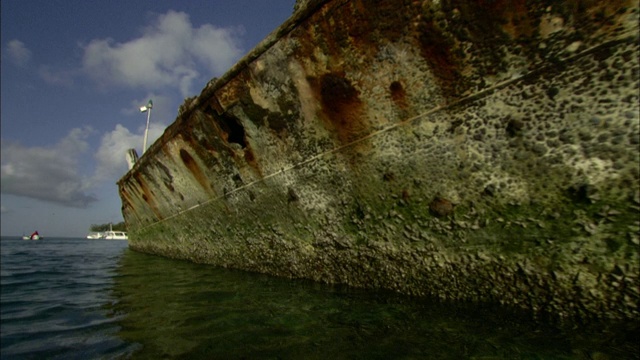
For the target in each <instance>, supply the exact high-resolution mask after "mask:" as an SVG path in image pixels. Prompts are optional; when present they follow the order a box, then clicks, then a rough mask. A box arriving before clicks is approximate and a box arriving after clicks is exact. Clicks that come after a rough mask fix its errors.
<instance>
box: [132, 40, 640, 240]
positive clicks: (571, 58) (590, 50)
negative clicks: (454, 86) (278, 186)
mask: <svg viewBox="0 0 640 360" xmlns="http://www.w3.org/2000/svg"><path fill="white" fill-rule="evenodd" d="M629 33H633V34H634V35H635V37H636V38H637V37H638V35H639V34H638V32H636V31H634V30H630V31H628V32H624V33H622V34H621V35H619V36H617V37H616V38H614V39H612V40H610V41H607V42H604V43H601V44H598V45H594V46H592V47H590V48H588V49H585V50H583V51H581V52H579V53H577V54H575V55H571V56H568V57H566V58H565V59H562V60H559V62H560V63H563V64H566V63H571V62H573V61H575V60H577V59H580V58H582V57H584V56H586V55H589V54H591V53H593V52H594V51H597V50H598V49H600V48H606V47H610V46H615V45H617V44H619V43H623V42H625V41H628V40H630V36H629ZM557 64H558V63H553V64H550V63H547V64H546V65H543V66H541V67H539V68H538V69H535V70H531V71H529V72H528V73H526V74H524V75H520V76H516V77H512V78H510V79H508V80H504V81H502V82H499V83H497V84H494V85H492V86H490V87H488V88H486V89H483V90H481V91H478V92H476V93H473V94H471V95H468V96H465V97H463V98H460V99H457V100H455V101H453V102H451V103H448V104H443V105H437V106H435V107H434V108H432V109H430V110H427V111H425V112H424V113H422V114H419V115H416V116H413V117H411V118H408V119H406V120H403V121H400V122H397V123H395V124H393V125H389V126H388V127H386V128H383V129H380V130H378V131H374V132H372V133H369V134H367V135H365V136H363V137H361V138H359V139H356V140H353V141H352V142H350V143H347V144H344V145H341V146H338V147H336V148H333V149H331V150H327V151H325V152H322V153H319V154H316V155H314V156H312V157H310V158H308V159H305V160H303V161H301V162H299V163H297V164H294V165H291V166H289V167H287V168H282V169H280V170H278V171H276V172H273V173H271V174H268V175H265V176H264V177H262V178H260V179H258V180H254V181H252V182H250V183H247V184H245V185H242V186H240V187H237V188H235V189H233V190H229V191H227V192H225V193H224V194H223V195H220V196H217V197H213V198H211V199H208V200H206V201H203V202H201V203H198V204H195V205H193V206H191V207H189V208H187V209H184V210H182V211H180V212H177V213H175V214H173V215H171V216H168V217H165V218H163V219H161V220H158V221H156V222H154V223H152V224H149V225H146V226H143V227H140V228H139V230H144V229H147V228H149V227H152V226H154V225H157V224H160V223H162V222H164V221H166V220H170V219H173V218H175V217H178V216H180V215H183V214H185V213H187V212H189V211H191V210H194V209H197V208H198V207H200V206H202V205H206V204H209V203H211V202H214V201H217V200H220V199H222V198H224V197H226V196H229V195H230V194H233V193H236V192H238V191H241V190H244V189H246V188H249V187H251V186H253V185H255V184H257V183H260V182H264V181H265V180H267V179H270V178H272V177H275V176H277V175H280V174H283V173H286V172H288V171H290V170H293V169H295V168H297V167H300V166H303V165H306V164H308V163H310V162H312V161H315V160H317V159H320V158H321V157H323V156H326V155H329V154H333V153H337V152H339V151H341V150H343V149H345V148H348V147H350V146H353V145H355V144H357V143H360V142H362V141H365V140H367V139H370V138H373V137H375V136H377V135H379V134H382V133H385V132H388V131H391V130H394V129H396V128H398V127H401V126H405V125H407V124H410V123H412V122H414V121H416V120H419V119H421V118H424V117H428V116H430V115H433V114H434V113H437V112H439V111H442V110H445V109H450V108H453V107H455V106H458V105H463V104H466V103H468V102H469V101H474V100H478V99H481V98H484V97H487V96H489V95H491V94H492V93H493V92H494V91H496V90H500V89H502V88H504V87H506V86H509V85H511V84H513V83H516V82H518V81H520V80H523V79H525V78H528V77H530V76H535V75H537V74H540V73H541V72H543V71H545V70H547V69H550V68H552V67H555V66H557Z"/></svg>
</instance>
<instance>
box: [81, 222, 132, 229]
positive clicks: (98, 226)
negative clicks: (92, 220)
mask: <svg viewBox="0 0 640 360" xmlns="http://www.w3.org/2000/svg"><path fill="white" fill-rule="evenodd" d="M109 224H111V223H106V224H91V227H90V230H91V231H94V232H103V231H109ZM112 228H113V231H127V227H126V226H125V224H124V221H122V222H119V223H117V224H113V225H112Z"/></svg>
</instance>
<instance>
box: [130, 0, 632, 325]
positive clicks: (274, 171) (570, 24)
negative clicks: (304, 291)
mask: <svg viewBox="0 0 640 360" xmlns="http://www.w3.org/2000/svg"><path fill="white" fill-rule="evenodd" d="M507 5H508V6H506V5H505V6H503V7H496V8H492V9H488V8H487V6H489V5H488V4H484V5H482V4H476V2H472V1H469V2H462V3H457V4H456V6H454V5H453V4H450V3H449V2H429V1H426V2H422V3H420V2H413V3H411V4H405V2H403V1H395V0H387V1H383V2H375V4H374V3H373V2H369V1H355V0H354V1H348V2H338V1H310V2H308V4H307V6H308V7H306V8H304V9H301V10H299V12H298V13H297V15H296V16H294V18H292V20H290V21H288V22H287V23H285V24H284V25H283V28H281V29H279V30H277V31H275V32H274V34H273V35H272V36H271V37H269V38H267V39H266V40H265V42H263V43H262V44H261V45H260V46H259V47H258V48H257V49H256V50H254V52H252V53H251V54H249V55H248V56H247V57H246V58H245V59H243V60H242V61H241V62H240V63H239V64H238V65H236V66H235V67H234V68H233V69H232V70H230V72H229V73H227V74H225V76H223V77H222V78H221V79H219V80H217V81H216V82H215V83H214V84H213V85H210V86H208V87H207V88H205V90H203V93H202V94H201V95H200V96H199V97H197V98H196V99H195V100H191V101H190V102H189V103H190V104H185V107H184V108H183V111H182V112H181V114H180V116H179V117H178V119H177V120H176V122H175V123H174V124H173V125H172V126H171V127H170V128H169V129H168V130H167V131H166V132H165V134H164V135H163V137H162V138H161V139H160V140H159V141H158V142H156V143H155V144H154V145H153V146H152V147H151V149H150V150H149V151H148V152H147V153H146V154H145V156H143V157H142V158H141V159H140V161H139V162H138V163H137V164H136V166H134V168H133V169H132V170H131V171H130V172H129V173H128V174H126V175H125V176H124V177H123V178H122V179H121V180H120V181H119V187H120V195H121V198H122V201H123V215H124V217H125V221H126V222H127V226H128V230H129V235H130V241H129V242H130V246H131V247H132V248H133V249H136V250H140V251H145V252H149V253H155V254H160V255H163V256H169V257H174V258H181V259H188V260H191V261H196V262H202V263H208V264H214V265H218V266H225V267H233V268H238V269H244V270H250V271H259V272H264V273H269V274H274V275H278V276H286V277H292V278H308V279H313V280H317V281H323V282H329V283H345V284H349V285H352V286H359V287H378V288H387V289H393V290H396V291H399V292H403V293H408V294H415V295H428V296H433V297H437V298H441V299H451V300H472V301H490V302H498V303H502V304H505V305H509V306H515V307H520V308H524V309H527V310H530V311H532V312H534V313H549V314H552V315H554V316H560V317H580V318H593V317H598V318H610V319H636V320H637V319H638V318H639V315H638V300H639V297H640V294H639V287H640V283H639V279H638V270H639V269H638V267H639V265H638V262H639V256H638V250H639V248H640V245H639V240H638V239H639V236H640V223H638V218H639V217H640V193H639V188H640V168H639V166H640V165H639V163H640V162H639V160H640V159H639V156H640V155H639V154H640V141H639V137H640V119H639V118H640V116H639V108H638V100H639V96H638V88H639V79H638V74H639V66H638V53H639V52H638V21H637V20H638V14H639V9H638V4H637V3H635V2H632V1H617V2H615V3H606V4H604V3H603V4H595V3H590V2H584V3H578V4H573V5H572V4H566V3H556V2H544V1H537V2H527V3H526V4H524V3H520V2H511V3H508V4H507ZM574 5H575V6H574ZM389 7H395V8H398V9H403V11H395V12H392V13H389V12H388V11H385V9H387V8H389ZM478 7H480V8H478ZM378 20H379V21H378Z"/></svg>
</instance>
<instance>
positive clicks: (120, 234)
mask: <svg viewBox="0 0 640 360" xmlns="http://www.w3.org/2000/svg"><path fill="white" fill-rule="evenodd" d="M102 239H107V240H127V239H129V238H128V237H127V233H126V232H124V231H113V226H112V224H109V231H105V232H103V233H102Z"/></svg>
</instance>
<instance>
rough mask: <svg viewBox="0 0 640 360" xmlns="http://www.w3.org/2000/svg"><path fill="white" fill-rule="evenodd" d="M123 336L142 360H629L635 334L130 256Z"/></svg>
mask: <svg viewBox="0 0 640 360" xmlns="http://www.w3.org/2000/svg"><path fill="white" fill-rule="evenodd" d="M114 294H115V296H116V298H117V299H118V301H117V302H115V303H114V304H113V305H112V306H113V308H112V309H111V311H112V312H113V313H115V314H117V315H122V318H123V320H122V321H121V326H122V328H121V331H120V334H119V336H120V337H121V338H122V339H123V340H125V341H127V342H132V343H137V344H139V345H140V346H139V347H138V348H139V351H138V352H137V353H136V354H135V355H134V357H135V358H148V359H158V358H184V359H197V358H207V359H212V358H213V359H239V358H247V359H256V358H279V359H326V358H329V359H332V358H333V359H336V358H338V359H343V358H349V359H356V358H358V359H360V358H361V359H390V358H393V359H621V358H635V357H636V356H638V355H637V354H638V352H637V350H638V349H637V345H635V342H634V340H636V339H637V335H638V331H637V327H636V329H635V330H633V331H626V332H625V331H619V332H611V331H603V330H599V331H593V330H591V331H587V330H585V329H573V330H571V331H566V330H564V331H563V330H560V329H558V328H554V327H552V326H546V325H545V326H543V325H535V324H533V323H531V322H529V321H527V320H525V318H524V317H522V316H517V315H514V314H510V313H506V312H504V311H498V310H497V309H489V308H482V309H480V308H479V307H478V306H477V305H476V306H452V305H447V304H434V303H429V302H427V301H425V300H424V299H416V298H410V297H405V296H400V295H396V294H390V293H382V292H371V291H364V290H357V289H348V288H344V287H333V286H328V285H321V284H316V283H312V282H307V281H291V280H287V279H280V278H274V277H270V276H266V275H261V274H253V273H245V272H240V271H233V270H226V269H220V268H215V267H211V266H206V265H198V264H192V263H188V262H181V261H174V260H169V259H165V258H160V257H155V256H150V255H145V254H140V253H136V252H133V251H130V250H128V251H126V252H125V254H124V255H123V257H122V260H121V264H120V267H119V269H118V275H117V276H116V277H115V285H114Z"/></svg>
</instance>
